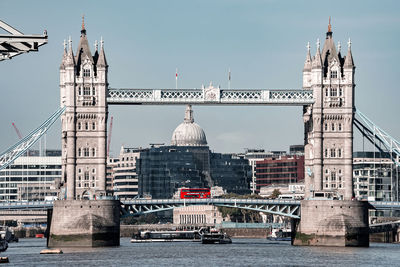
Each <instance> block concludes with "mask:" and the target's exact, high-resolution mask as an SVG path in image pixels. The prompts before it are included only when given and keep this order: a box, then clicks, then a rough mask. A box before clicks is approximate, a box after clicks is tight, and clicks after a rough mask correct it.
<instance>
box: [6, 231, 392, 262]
mask: <svg viewBox="0 0 400 267" xmlns="http://www.w3.org/2000/svg"><path fill="white" fill-rule="evenodd" d="M44 248H46V240H45V239H29V238H26V239H20V242H19V243H11V244H9V248H8V250H7V251H5V252H3V253H1V254H0V256H8V257H9V260H10V264H5V265H4V266H68V267H69V266H140V267H143V266H196V267H197V266H342V267H344V266H400V244H380V243H372V244H371V245H370V247H369V248H337V247H294V246H291V245H290V242H273V241H268V240H265V239H233V243H232V244H226V245H202V244H201V243H198V242H182V243H169V242H167V243H142V244H132V243H130V239H129V238H121V246H120V247H112V248H68V249H66V248H65V249H63V251H64V254H60V255H40V254H39V252H40V251H41V250H42V249H44Z"/></svg>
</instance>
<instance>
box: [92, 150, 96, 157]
mask: <svg viewBox="0 0 400 267" xmlns="http://www.w3.org/2000/svg"><path fill="white" fill-rule="evenodd" d="M92 157H96V148H92Z"/></svg>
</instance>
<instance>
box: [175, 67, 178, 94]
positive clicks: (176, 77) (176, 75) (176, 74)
mask: <svg viewBox="0 0 400 267" xmlns="http://www.w3.org/2000/svg"><path fill="white" fill-rule="evenodd" d="M175 89H178V68H177V69H176V72H175Z"/></svg>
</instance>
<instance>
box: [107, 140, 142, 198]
mask: <svg viewBox="0 0 400 267" xmlns="http://www.w3.org/2000/svg"><path fill="white" fill-rule="evenodd" d="M142 151H144V150H143V149H141V148H124V147H123V146H122V147H121V151H120V154H119V158H118V160H117V161H114V162H113V163H114V164H113V165H114V166H113V178H112V180H113V190H114V196H115V197H116V198H118V199H121V200H123V199H132V198H134V197H136V196H137V195H138V175H137V172H136V161H137V159H138V158H139V157H140V153H141V152H142Z"/></svg>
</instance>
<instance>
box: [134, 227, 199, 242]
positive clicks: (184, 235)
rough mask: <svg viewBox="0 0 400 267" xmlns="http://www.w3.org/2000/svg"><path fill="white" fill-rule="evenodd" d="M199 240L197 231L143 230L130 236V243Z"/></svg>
mask: <svg viewBox="0 0 400 267" xmlns="http://www.w3.org/2000/svg"><path fill="white" fill-rule="evenodd" d="M196 241H197V242H200V241H201V237H200V233H199V231H197V230H195V231H144V232H139V233H138V234H136V235H134V236H132V239H131V243H147V242H196Z"/></svg>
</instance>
